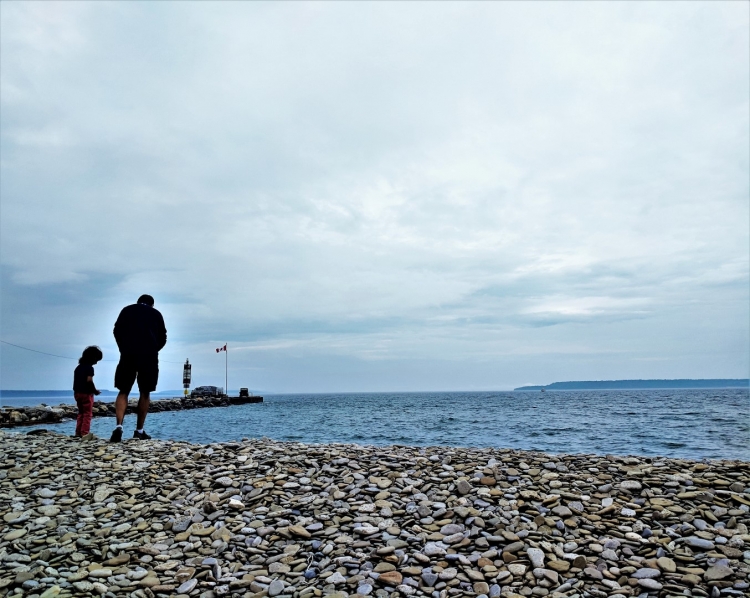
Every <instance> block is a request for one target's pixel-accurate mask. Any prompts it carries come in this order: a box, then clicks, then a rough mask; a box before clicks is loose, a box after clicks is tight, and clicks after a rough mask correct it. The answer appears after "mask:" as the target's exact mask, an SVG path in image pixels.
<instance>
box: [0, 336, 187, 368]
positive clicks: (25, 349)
mask: <svg viewBox="0 0 750 598" xmlns="http://www.w3.org/2000/svg"><path fill="white" fill-rule="evenodd" d="M0 343H3V344H4V345H10V346H11V347H16V348H17V349H23V350H24V351H31V352H32V353H39V354H41V355H49V356H50V357H59V358H60V359H72V360H73V361H78V358H77V357H67V356H66V355H56V354H55V353H47V352H46V351H37V350H36V349H29V348H28V347H22V346H21V345H16V344H13V343H9V342H8V341H4V340H2V339H0ZM102 361H111V362H115V361H118V360H117V359H102ZM160 361H161V362H162V363H177V364H180V365H182V362H181V361H167V360H166V359H162V360H160Z"/></svg>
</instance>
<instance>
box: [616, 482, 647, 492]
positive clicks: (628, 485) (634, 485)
mask: <svg viewBox="0 0 750 598" xmlns="http://www.w3.org/2000/svg"><path fill="white" fill-rule="evenodd" d="M642 487H643V486H641V483H640V482H638V481H636V480H623V481H622V482H620V489H621V490H627V491H628V492H640V491H641V488H642Z"/></svg>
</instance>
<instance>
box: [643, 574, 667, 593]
mask: <svg viewBox="0 0 750 598" xmlns="http://www.w3.org/2000/svg"><path fill="white" fill-rule="evenodd" d="M638 585H639V586H641V587H642V588H646V589H647V590H651V591H657V592H658V591H659V590H661V589H662V587H663V586H662V585H661V584H660V583H659V582H658V581H656V580H655V579H651V578H648V577H647V578H645V579H639V580H638Z"/></svg>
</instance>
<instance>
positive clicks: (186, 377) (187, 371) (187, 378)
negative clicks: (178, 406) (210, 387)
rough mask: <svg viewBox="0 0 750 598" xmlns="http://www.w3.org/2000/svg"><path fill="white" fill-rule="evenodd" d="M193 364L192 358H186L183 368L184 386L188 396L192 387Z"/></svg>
mask: <svg viewBox="0 0 750 598" xmlns="http://www.w3.org/2000/svg"><path fill="white" fill-rule="evenodd" d="M192 368H193V366H191V365H190V360H189V359H186V360H185V365H184V366H183V368H182V386H183V388H184V389H185V396H188V392H189V390H188V389H189V388H190V377H191V370H192Z"/></svg>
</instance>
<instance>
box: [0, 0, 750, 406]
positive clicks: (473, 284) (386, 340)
mask: <svg viewBox="0 0 750 598" xmlns="http://www.w3.org/2000/svg"><path fill="white" fill-rule="evenodd" d="M748 11H749V9H748V7H747V6H746V5H744V4H739V3H722V2H711V3H692V4H643V3H641V4H632V3H631V4H628V3H622V4H619V3H615V4H612V3H610V4H576V3H570V4H549V3H546V4H541V3H526V4H523V3H518V4H514V3H504V4H503V3H500V4H491V3H433V4H426V3H421V4H420V3H417V4H401V5H397V4H387V3H386V4H382V3H359V4H356V5H354V4H353V5H349V4H337V3H330V4H325V3H324V4H312V3H310V4H259V3H248V4H237V3H212V4H201V3H197V4H189V5H183V6H180V7H179V8H178V7H177V6H176V5H171V4H161V3H156V4H153V3H152V4H127V3H107V4H104V3H96V4H94V3H55V4H54V5H50V4H49V3H33V2H27V3H11V4H7V5H4V6H3V19H2V22H1V23H0V26H1V27H2V32H1V33H2V35H1V36H0V43H1V44H2V48H1V49H2V52H0V61H1V62H0V67H1V68H0V91H1V92H2V93H1V94H0V96H1V97H0V100H1V101H2V106H1V107H2V111H1V112H0V118H1V119H2V120H1V121H0V149H1V150H2V163H1V164H0V175H1V176H0V191H1V192H2V203H1V204H0V210H1V215H2V219H1V220H0V235H1V236H0V249H1V250H2V255H1V256H0V261H1V263H2V267H3V271H4V274H3V279H2V285H3V286H2V298H3V302H2V308H1V311H2V313H0V317H1V318H2V319H1V320H0V321H1V322H2V326H3V329H2V335H3V338H6V337H10V338H8V340H10V341H11V342H13V341H14V340H16V341H17V340H18V339H20V338H23V339H28V343H30V344H31V345H33V346H34V347H37V348H43V347H52V346H54V347H60V348H61V350H62V348H65V346H66V345H70V346H71V347H73V346H77V344H79V341H82V340H83V339H84V337H85V338H88V337H96V338H100V339H105V340H102V341H100V343H110V344H109V346H108V347H107V348H108V350H110V351H112V350H114V347H112V346H111V338H110V336H111V330H110V327H111V320H112V317H113V314H114V315H115V316H116V313H117V311H118V310H119V309H120V308H121V307H122V306H123V305H125V304H126V303H128V302H131V301H133V300H134V298H135V297H137V296H138V295H139V294H140V293H141V292H144V291H148V292H151V293H152V294H153V295H155V296H156V297H157V303H158V304H159V305H160V308H161V309H162V310H163V312H164V313H165V316H167V326H168V328H169V330H170V343H169V345H168V347H167V351H170V352H171V353H169V358H170V359H173V360H180V359H183V358H184V356H191V358H192V357H193V356H195V358H196V359H198V360H199V365H200V367H202V368H205V370H204V371H206V372H213V373H214V374H216V372H218V370H219V368H220V365H218V364H217V362H216V360H215V359H214V357H215V356H213V355H211V354H210V351H212V350H213V349H212V345H213V344H214V342H220V341H223V340H230V341H231V342H232V343H233V344H234V345H236V346H237V347H238V348H243V350H242V351H238V353H237V354H236V358H235V359H236V361H234V366H233V367H235V368H238V371H240V369H241V368H256V369H248V370H247V371H252V372H254V373H253V376H257V377H258V378H259V380H263V381H264V382H263V384H264V385H265V387H266V388H268V389H270V390H274V389H275V390H300V391H306V390H334V389H349V390H367V389H370V388H371V387H370V386H368V384H371V383H373V380H375V379H377V380H380V381H382V380H390V381H391V382H390V383H391V384H392V386H391V388H409V389H419V388H425V389H428V388H431V389H434V388H437V387H436V386H435V384H438V383H441V384H444V385H445V387H446V388H447V387H451V388H476V387H484V388H490V387H495V388H497V387H500V388H507V387H510V386H514V385H517V384H520V383H523V382H529V381H539V382H547V381H552V380H553V379H557V378H576V379H582V378H585V377H611V378H617V377H626V376H635V377H646V376H648V375H653V376H655V377H670V376H673V377H690V376H706V377H710V376H717V377H741V376H745V375H747V369H748V360H749V359H750V351H749V350H748V347H747V343H746V344H745V345H744V347H743V345H742V343H741V342H739V341H738V340H737V339H742V338H745V339H747V337H748V335H750V315H749V314H748V310H747V308H746V305H747V302H748V300H749V299H750V297H749V296H748V280H749V279H750V273H749V263H750V258H749V256H748V244H749V243H750V240H749V237H750V235H749V233H748V226H747V222H748V220H749V219H750V214H749V212H748V203H749V202H748V198H749V197H750V182H749V181H750V177H749V176H748V163H749V162H750V156H749V155H748V154H749V151H750V150H749V149H748V148H749V147H750V143H748V138H749V135H748V130H749V129H750V124H748V113H749V112H750V110H748V103H749V102H748V98H749V97H750V91H749V90H748V88H749V87H750V81H749V79H750V78H749V77H748V75H747V73H748V71H749V70H750V64H748V56H747V52H746V48H747V45H748V30H747V27H746V24H747V21H748ZM743 303H744V306H745V307H742V306H743ZM112 321H113V320H112ZM614 335H618V337H617V338H619V339H621V340H619V341H618V340H617V338H615V336H614ZM19 344H23V343H19ZM618 344H621V345H625V346H627V351H625V352H622V351H619V350H618V351H616V352H613V351H612V350H611V349H612V346H614V345H618ZM727 347H732V351H735V353H734V354H731V352H729V353H728V351H729V350H728V349H727ZM204 351H205V356H204V357H200V355H203V352H204ZM264 351H266V352H267V353H268V354H267V355H266V354H265V353H264ZM728 354H729V355H730V358H727V355H728ZM233 355H234V354H233ZM5 356H6V351H5V350H3V357H4V359H3V364H2V366H1V367H2V370H1V371H0V374H1V375H2V380H3V382H2V385H3V386H6V387H7V385H8V384H10V382H6V381H13V383H14V384H16V385H18V384H21V385H23V384H26V382H25V381H26V380H27V379H28V377H29V376H31V375H32V372H33V376H34V377H35V379H41V380H45V384H46V385H48V386H50V387H59V386H60V384H61V383H60V382H58V377H57V376H59V374H58V373H53V372H49V373H48V372H47V371H46V370H44V369H41V370H40V369H39V368H38V366H37V365H34V364H33V363H31V362H29V364H28V365H24V362H23V361H17V362H16V361H13V362H10V361H6V358H5ZM250 356H252V359H251V358H250ZM572 356H575V357H572ZM8 359H10V358H8ZM13 359H15V358H13ZM201 360H204V362H203V363H200V361H201ZM212 360H213V361H212ZM556 360H557V361H556ZM258 362H260V363H262V364H263V365H262V367H261V366H259V365H257V363H258ZM431 363H434V364H442V365H440V366H438V365H435V366H434V367H433V366H431V365H430V364H431ZM6 364H7V365H6ZM253 364H256V365H253ZM410 364H411V365H410ZM478 364H484V365H478ZM643 364H648V365H643ZM654 364H656V365H654ZM412 366H413V367H412ZM659 367H661V368H662V369H661V370H658V368H659ZM212 368H213V369H212ZM638 368H641V370H639V369H638ZM436 370H440V371H442V372H450V373H451V374H450V376H453V378H451V377H450V376H449V375H448V374H447V373H446V374H445V375H443V374H440V375H439V376H437V377H434V378H432V377H431V376H435V375H436V374H435V371H436ZM16 371H18V373H16ZM291 371H294V372H295V374H294V375H293V376H291V377H290V376H289V373H290V372H291ZM409 371H412V372H413V374H412V377H410V375H409V373H408V372H409ZM323 372H327V373H326V374H325V375H324V373H323ZM332 372H338V373H339V375H340V376H341V380H335V379H334V378H333V374H332ZM350 372H351V373H350ZM389 372H398V375H397V376H396V375H394V376H393V377H390V376H389V375H388V373H389ZM214 374H212V375H214ZM170 375H172V374H170ZM178 376H179V374H178V373H176V374H174V375H173V378H167V380H168V381H167V382H166V384H167V386H171V387H176V386H179V380H178ZM169 380H171V382H169ZM380 381H379V382H377V385H376V386H373V387H372V389H373V390H375V389H383V388H388V383H386V382H380ZM66 384H67V382H66ZM373 384H374V383H373Z"/></svg>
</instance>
